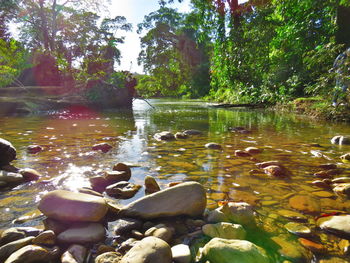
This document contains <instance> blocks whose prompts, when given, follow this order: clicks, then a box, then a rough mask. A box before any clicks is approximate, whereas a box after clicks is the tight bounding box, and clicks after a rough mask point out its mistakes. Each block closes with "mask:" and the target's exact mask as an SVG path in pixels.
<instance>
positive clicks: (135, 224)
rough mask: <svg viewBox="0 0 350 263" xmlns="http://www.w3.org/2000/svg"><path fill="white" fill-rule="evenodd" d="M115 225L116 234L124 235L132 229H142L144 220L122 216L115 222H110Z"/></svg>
mask: <svg viewBox="0 0 350 263" xmlns="http://www.w3.org/2000/svg"><path fill="white" fill-rule="evenodd" d="M110 225H113V232H114V233H115V234H116V235H123V234H125V233H128V232H131V230H140V229H141V228H142V221H141V220H138V219H134V218H120V219H118V220H116V221H114V222H110Z"/></svg>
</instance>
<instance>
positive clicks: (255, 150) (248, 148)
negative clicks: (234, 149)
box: [245, 147, 263, 154]
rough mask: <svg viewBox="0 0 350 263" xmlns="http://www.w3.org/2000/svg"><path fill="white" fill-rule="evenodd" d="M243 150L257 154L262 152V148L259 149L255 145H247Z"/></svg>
mask: <svg viewBox="0 0 350 263" xmlns="http://www.w3.org/2000/svg"><path fill="white" fill-rule="evenodd" d="M245 151H246V152H247V153H250V154H259V153H262V152H263V149H259V148H256V147H247V148H245Z"/></svg>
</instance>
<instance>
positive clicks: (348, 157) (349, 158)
mask: <svg viewBox="0 0 350 263" xmlns="http://www.w3.org/2000/svg"><path fill="white" fill-rule="evenodd" d="M340 159H341V160H342V161H343V162H348V161H350V153H346V154H343V155H342V156H340Z"/></svg>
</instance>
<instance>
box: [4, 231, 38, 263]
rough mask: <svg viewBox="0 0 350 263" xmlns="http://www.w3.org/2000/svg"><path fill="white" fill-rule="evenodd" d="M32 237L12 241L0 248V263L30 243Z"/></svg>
mask: <svg viewBox="0 0 350 263" xmlns="http://www.w3.org/2000/svg"><path fill="white" fill-rule="evenodd" d="M33 239H34V237H25V238H22V239H19V240H16V241H12V242H10V243H7V244H5V245H3V246H1V247H0V262H2V261H4V260H5V259H6V258H8V257H9V256H10V255H11V254H12V253H14V252H15V251H17V250H18V249H20V248H22V247H25V246H27V245H29V244H31V243H32V240H33Z"/></svg>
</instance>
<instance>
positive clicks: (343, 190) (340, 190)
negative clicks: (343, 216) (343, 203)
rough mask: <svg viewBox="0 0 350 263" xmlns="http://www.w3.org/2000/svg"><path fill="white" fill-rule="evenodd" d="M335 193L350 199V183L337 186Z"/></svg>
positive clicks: (334, 189)
mask: <svg viewBox="0 0 350 263" xmlns="http://www.w3.org/2000/svg"><path fill="white" fill-rule="evenodd" d="M333 191H334V193H336V194H337V195H338V196H341V197H345V198H350V183H343V184H337V185H336V186H335V187H334V188H333Z"/></svg>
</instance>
